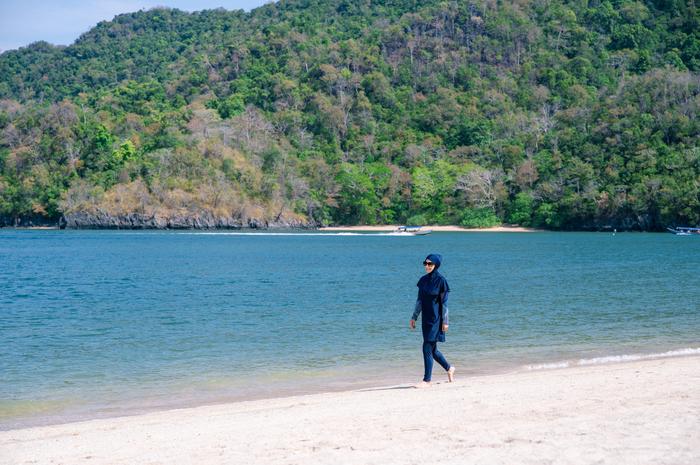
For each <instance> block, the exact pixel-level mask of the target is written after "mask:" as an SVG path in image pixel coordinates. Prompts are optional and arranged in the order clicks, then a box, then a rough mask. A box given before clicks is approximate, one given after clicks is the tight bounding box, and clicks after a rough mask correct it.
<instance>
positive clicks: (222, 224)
mask: <svg viewBox="0 0 700 465" xmlns="http://www.w3.org/2000/svg"><path fill="white" fill-rule="evenodd" d="M64 220H65V224H66V227H67V228H69V229H246V228H249V229H270V228H272V229H276V228H280V229H311V228H315V227H317V226H318V225H317V224H316V223H315V222H313V221H301V220H296V219H285V218H276V219H274V220H269V219H265V218H246V219H244V218H240V217H236V218H234V217H222V216H214V215H211V214H208V213H206V212H204V213H201V214H197V215H173V216H160V215H144V214H141V213H129V214H126V215H112V214H108V213H104V212H97V213H88V212H75V213H70V214H67V215H65V217H64Z"/></svg>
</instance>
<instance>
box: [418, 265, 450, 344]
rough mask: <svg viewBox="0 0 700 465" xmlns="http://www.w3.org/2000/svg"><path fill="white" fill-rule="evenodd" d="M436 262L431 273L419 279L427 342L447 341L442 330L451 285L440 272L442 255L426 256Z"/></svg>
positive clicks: (422, 326) (422, 323) (423, 324)
mask: <svg viewBox="0 0 700 465" xmlns="http://www.w3.org/2000/svg"><path fill="white" fill-rule="evenodd" d="M426 260H430V261H431V262H433V263H435V268H434V269H433V271H432V272H431V273H428V274H426V275H424V276H422V277H421V278H420V279H419V280H418V284H417V286H418V300H420V303H421V313H422V317H421V328H422V330H423V340H424V341H426V342H436V341H437V342H445V332H444V331H443V330H442V323H443V319H444V314H443V307H444V306H445V305H447V299H448V296H449V293H450V286H449V285H448V284H447V280H446V279H445V277H444V276H443V275H441V274H440V273H439V272H438V268H440V264H441V263H442V256H441V255H438V254H430V255H428V256H427V257H426Z"/></svg>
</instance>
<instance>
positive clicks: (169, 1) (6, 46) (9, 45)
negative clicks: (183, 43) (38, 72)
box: [0, 0, 270, 52]
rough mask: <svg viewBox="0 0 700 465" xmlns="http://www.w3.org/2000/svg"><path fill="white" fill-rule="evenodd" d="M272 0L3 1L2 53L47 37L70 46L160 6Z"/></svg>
mask: <svg viewBox="0 0 700 465" xmlns="http://www.w3.org/2000/svg"><path fill="white" fill-rule="evenodd" d="M269 2H270V0H197V1H195V0H53V1H52V0H0V52H4V51H5V50H11V49H15V48H19V47H24V46H25V45H29V44H31V43H32V42H37V41H39V40H45V41H46V42H49V43H52V44H55V45H70V44H72V43H73V42H74V41H75V39H77V38H78V37H79V36H80V34H82V33H84V32H87V31H89V30H90V29H91V28H92V27H93V26H94V25H96V24H97V23H98V22H100V21H104V20H111V19H112V18H114V17H115V16H116V15H118V14H121V13H131V12H134V11H139V10H141V9H149V8H153V7H157V6H165V7H171V8H177V9H180V10H184V11H196V10H208V9H213V8H226V9H227V10H246V11H250V10H251V9H253V8H256V7H258V6H261V5H264V4H265V3H269Z"/></svg>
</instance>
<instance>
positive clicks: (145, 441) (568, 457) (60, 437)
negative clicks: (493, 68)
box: [0, 356, 700, 465]
mask: <svg viewBox="0 0 700 465" xmlns="http://www.w3.org/2000/svg"><path fill="white" fill-rule="evenodd" d="M457 374H458V375H459V371H458V372H457ZM441 375H442V374H441ZM0 463H2V464H13V465H20V464H30V463H31V464H49V463H50V464H129V465H135V464H168V465H173V464H206V465H211V464H246V463H251V464H268V463H269V464H304V465H307V464H323V465H334V464H377V465H380V464H381V465H390V464H427V463H441V464H446V463H447V464H460V465H463V464H488V465H492V464H509V465H511V464H614V465H622V464H653V465H662V464H683V465H695V464H700V357H698V356H693V357H682V358H667V359H657V360H650V361H642V362H632V363H624V364H611V365H598V366H587V367H576V368H568V369H561V370H551V371H532V372H524V373H513V374H506V375H495V376H482V377H472V378H464V377H463V378H462V379H458V381H457V382H456V383H453V384H447V383H444V382H443V383H440V384H437V385H435V386H433V387H431V388H428V389H422V390H418V389H408V388H405V387H395V388H380V389H375V390H364V391H352V392H342V393H332V394H316V395H309V396H298V397H289V398H283V399H271V400H261V401H251V402H239V403H233V404H225V405H214V406H206V407H198V408H189V409H181V410H171V411H165V412H158V413H151V414H145V415H139V416H133V417H122V418H112V419H101V420H93V421H87V422H80V423H70V424H65V425H57V426H48V427H38V428H29V429H21V430H13V431H5V432H0Z"/></svg>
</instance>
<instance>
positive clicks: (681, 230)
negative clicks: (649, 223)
mask: <svg viewBox="0 0 700 465" xmlns="http://www.w3.org/2000/svg"><path fill="white" fill-rule="evenodd" d="M666 229H667V230H668V231H669V232H672V233H673V234H675V235H676V236H695V235H700V228H689V227H686V226H676V227H675V228H666Z"/></svg>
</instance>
